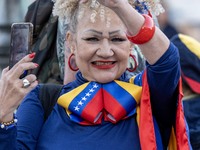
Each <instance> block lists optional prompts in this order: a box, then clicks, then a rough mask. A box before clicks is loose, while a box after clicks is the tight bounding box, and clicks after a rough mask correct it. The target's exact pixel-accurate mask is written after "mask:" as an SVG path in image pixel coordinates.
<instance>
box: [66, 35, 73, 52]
mask: <svg viewBox="0 0 200 150" xmlns="http://www.w3.org/2000/svg"><path fill="white" fill-rule="evenodd" d="M66 43H67V47H69V48H70V50H71V52H72V53H73V48H72V47H74V45H73V43H74V40H73V34H72V33H71V32H70V31H68V32H67V34H66Z"/></svg>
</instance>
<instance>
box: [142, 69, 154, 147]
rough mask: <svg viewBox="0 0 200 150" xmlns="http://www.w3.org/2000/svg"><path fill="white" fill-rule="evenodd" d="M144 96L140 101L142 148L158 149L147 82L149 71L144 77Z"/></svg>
mask: <svg viewBox="0 0 200 150" xmlns="http://www.w3.org/2000/svg"><path fill="white" fill-rule="evenodd" d="M142 83H143V86H142V97H141V101H140V123H139V136H140V143H141V148H142V150H147V149H149V150H156V149H157V146H156V137H155V131H154V124H153V116H152V111H151V110H152V109H151V103H150V92H149V86H148V82H147V72H146V71H145V72H144V74H143V79H142Z"/></svg>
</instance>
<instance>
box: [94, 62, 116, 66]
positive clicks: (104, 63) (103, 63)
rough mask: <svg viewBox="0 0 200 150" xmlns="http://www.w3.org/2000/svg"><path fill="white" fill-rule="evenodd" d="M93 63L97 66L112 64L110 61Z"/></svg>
mask: <svg viewBox="0 0 200 150" xmlns="http://www.w3.org/2000/svg"><path fill="white" fill-rule="evenodd" d="M94 63H95V65H98V66H100V65H111V64H112V62H94Z"/></svg>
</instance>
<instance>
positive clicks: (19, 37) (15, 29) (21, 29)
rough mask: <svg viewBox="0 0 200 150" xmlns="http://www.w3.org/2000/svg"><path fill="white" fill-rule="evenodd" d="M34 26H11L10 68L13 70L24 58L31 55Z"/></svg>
mask: <svg viewBox="0 0 200 150" xmlns="http://www.w3.org/2000/svg"><path fill="white" fill-rule="evenodd" d="M32 34H33V25H32V24H31V23H13V24H12V26H11V39H10V58H9V67H10V68H12V67H13V66H14V65H15V64H16V63H17V62H18V61H19V60H21V59H22V58H23V57H24V56H26V55H27V54H29V53H31V48H30V47H31V44H32Z"/></svg>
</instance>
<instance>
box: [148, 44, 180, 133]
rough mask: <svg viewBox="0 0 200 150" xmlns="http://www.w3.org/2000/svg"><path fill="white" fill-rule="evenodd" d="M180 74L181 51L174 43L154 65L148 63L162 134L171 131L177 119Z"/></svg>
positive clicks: (155, 115)
mask: <svg viewBox="0 0 200 150" xmlns="http://www.w3.org/2000/svg"><path fill="white" fill-rule="evenodd" d="M180 74H181V72H180V64H179V53H178V49H177V47H176V46H174V45H173V43H170V46H169V48H168V50H167V51H166V52H165V54H164V55H163V56H162V57H161V58H160V59H159V60H158V61H157V62H156V63H155V64H154V65H149V64H147V80H148V83H149V88H150V96H151V105H152V111H153V115H154V117H155V118H156V120H157V122H158V125H159V127H160V130H161V134H165V133H162V132H166V130H169V131H171V127H172V124H173V121H174V119H175V113H176V104H177V97H178V92H177V89H178V87H177V85H178V82H179V79H180ZM169 131H168V133H169Z"/></svg>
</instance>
